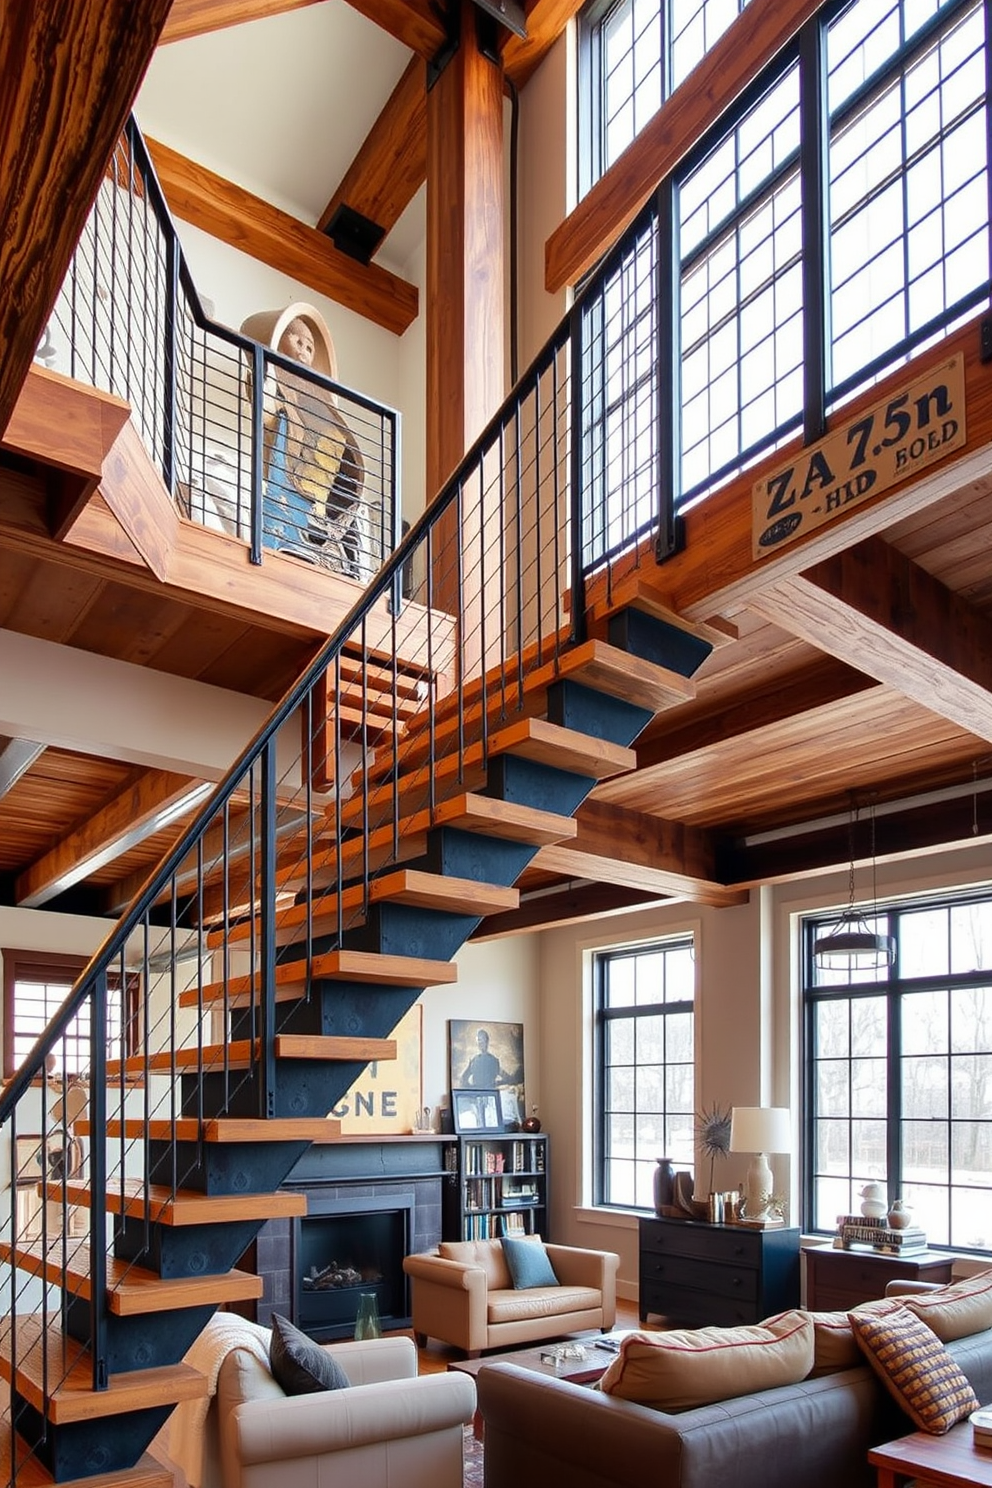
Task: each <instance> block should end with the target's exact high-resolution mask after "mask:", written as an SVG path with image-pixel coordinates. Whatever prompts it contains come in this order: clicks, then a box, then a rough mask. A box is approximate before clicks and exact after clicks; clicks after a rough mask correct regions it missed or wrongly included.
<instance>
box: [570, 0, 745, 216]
mask: <svg viewBox="0 0 992 1488" xmlns="http://www.w3.org/2000/svg"><path fill="white" fill-rule="evenodd" d="M745 4H746V0H669V3H668V4H664V3H662V0H613V3H604V0H597V3H595V4H593V5H590V6H587V7H586V10H585V11H584V13H583V15H582V20H581V26H580V66H581V103H580V116H581V129H580V152H581V157H582V158H581V162H580V171H579V181H580V189H581V190H582V191H583V192H586V191H588V190H589V188H590V186H592V184H593V183H594V182H595V181H597V180H598V179H599V177H600V176H601V175H602V174H603V172H604V171H606V170H608V169H609V167H610V166H611V165H612V164H613V162H614V160H616V158H617V156H618V155H620V154H621V153H622V152H623V151H624V150H625V149H626V148H627V146H628V145H629V144H630V142H631V140H632V139H634V137H635V136H636V135H638V134H639V133H640V131H641V130H642V129H643V128H644V126H645V124H646V123H647V122H648V120H649V119H650V118H651V116H652V114H654V113H656V112H657V110H658V109H659V108H660V107H661V104H662V100H663V99H664V98H666V97H667V96H668V94H669V93H671V92H672V90H673V89H674V88H677V87H678V85H679V83H681V82H683V81H684V79H685V78H686V77H688V75H689V73H690V72H691V71H692V69H693V68H694V67H695V66H696V63H697V62H699V61H700V59H701V58H702V57H703V56H704V55H705V54H706V53H707V52H708V51H709V49H710V47H712V46H713V44H714V42H716V41H717V39H718V38H719V37H720V36H722V35H723V33H724V31H726V29H727V27H728V26H729V25H730V24H731V22H732V21H734V20H735V19H736V17H737V16H738V14H739V13H740V11H742V10H743V9H744V5H745Z"/></svg>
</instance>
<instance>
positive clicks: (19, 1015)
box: [0, 950, 137, 1079]
mask: <svg viewBox="0 0 992 1488" xmlns="http://www.w3.org/2000/svg"><path fill="white" fill-rule="evenodd" d="M0 954H2V955H3V1074H4V1079H8V1078H9V1077H10V1076H11V1075H12V1074H13V1073H14V1071H15V1070H17V1069H18V1068H19V1067H20V1065H21V1064H22V1063H23V1061H24V1059H25V1057H26V1056H27V1055H28V1054H29V1053H30V1052H31V1050H32V1049H33V1047H34V1045H35V1043H36V1042H37V1040H38V1038H39V1036H40V1035H41V1034H42V1033H43V1032H44V1030H45V1029H46V1028H47V1027H48V1024H49V1023H50V1022H51V1020H52V1017H53V1016H54V1014H55V1013H56V1012H58V1010H59V1008H60V1007H61V1006H62V1004H63V1002H65V1000H66V998H67V997H68V995H69V993H70V992H71V991H72V985H73V983H74V982H75V980H76V978H77V977H78V976H79V973H80V972H81V971H82V970H83V968H84V967H85V965H86V961H87V958H86V957H84V956H57V955H54V954H49V953H48V952H45V951H17V950H4V951H3V952H0ZM127 980H128V993H129V1003H134V1006H136V996H137V993H136V987H137V978H131V977H128V979H127ZM132 981H133V982H134V987H132V986H131V983H132ZM133 1021H134V1020H133V1016H132V1017H129V1020H128V1026H129V1029H130V1028H131V1027H132V1026H133ZM120 1036H121V979H120V976H119V975H112V976H110V977H108V979H107V1045H108V1048H116V1046H117V1045H118V1043H119V1040H120ZM128 1042H129V1043H130V1039H129V1041H128ZM53 1052H54V1055H55V1070H54V1073H55V1074H56V1075H58V1076H59V1077H60V1078H64V1077H65V1076H67V1075H85V1074H87V1073H88V1071H89V1065H90V1030H89V1020H88V1014H87V1013H84V1014H83V1015H82V1017H80V1016H77V1017H76V1018H74V1019H73V1020H72V1022H71V1023H70V1024H69V1027H68V1028H67V1030H66V1033H65V1037H64V1038H62V1039H61V1040H60V1041H59V1042H58V1043H57V1044H56V1045H55V1047H54V1050H53ZM128 1052H129V1053H130V1052H132V1051H131V1049H130V1047H129V1048H128Z"/></svg>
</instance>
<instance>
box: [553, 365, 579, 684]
mask: <svg viewBox="0 0 992 1488" xmlns="http://www.w3.org/2000/svg"><path fill="white" fill-rule="evenodd" d="M566 344H567V346H568V349H569V354H571V344H572V343H571V337H569V340H568V341H567V343H566ZM559 355H560V353H559V351H558V349H557V348H556V350H555V354H554V356H553V357H552V358H551V417H552V423H553V428H552V430H551V456H552V460H551V463H552V477H553V481H552V490H553V492H554V503H555V504H554V512H553V516H552V521H551V531H552V534H553V550H554V555H555V656H554V660H555V667H556V668H557V666H558V660H559V657H560V656H561V612H562V603H561V601H562V593H561V528H562V523H561V474H560V465H561V460H560V457H559V452H558V424H559V420H560V419H562V416H563V411H562V410H560V409H559V398H560V393H561V389H560V388H559V386H558V380H559V374H558V357H559ZM567 406H568V405H567V402H566V404H565V407H566V409H567ZM564 424H565V440H566V447H567V445H568V433H569V430H568V420H567V418H566V419H564ZM571 432H572V440H573V441H574V439H575V430H574V428H573V429H572V431H571Z"/></svg>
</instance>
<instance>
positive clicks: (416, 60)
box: [317, 56, 427, 234]
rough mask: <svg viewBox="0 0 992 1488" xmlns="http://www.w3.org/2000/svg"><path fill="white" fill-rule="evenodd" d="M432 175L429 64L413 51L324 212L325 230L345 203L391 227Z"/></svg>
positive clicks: (321, 228)
mask: <svg viewBox="0 0 992 1488" xmlns="http://www.w3.org/2000/svg"><path fill="white" fill-rule="evenodd" d="M426 179H427V69H426V67H425V65H424V61H423V58H421V57H419V56H416V57H413V58H412V59H411V60H410V62H409V63H408V64H407V67H406V69H405V71H404V73H403V76H402V77H401V78H400V80H399V82H398V83H397V84H396V87H395V88H394V89H393V91H392V93H391V94H390V95H389V98H388V99H387V100H386V104H385V106H384V108H383V110H382V112H381V114H380V115H379V117H378V119H376V121H375V123H374V124H373V125H372V128H371V129H370V130H369V132H368V134H367V135H366V137H365V142H364V144H363V145H362V147H361V149H360V150H359V151H358V154H357V155H356V156H355V158H354V160H353V161H352V163H351V165H350V166H349V167H348V169H347V171H346V172H345V174H344V176H343V177H342V179H341V184H340V185H339V186H338V188H337V190H336V191H335V193H334V195H333V196H332V197H331V199H330V201H329V202H328V203H327V206H326V207H325V208H324V210H323V212H322V213H321V214H320V219H319V221H318V222H317V229H318V231H319V232H323V231H324V229H325V228H326V226H327V224H328V223H329V222H330V220H331V218H332V217H333V216H334V213H335V212H336V211H337V209H338V207H339V206H341V205H342V204H345V205H347V206H349V207H352V208H353V209H354V210H355V211H356V212H361V214H362V216H363V217H368V218H369V220H370V221H371V222H376V223H378V225H379V226H380V227H381V228H382V229H383V232H384V233H387V234H388V233H389V232H391V231H392V229H393V228H394V227H395V226H396V224H397V222H398V221H399V219H400V217H401V216H402V215H403V213H404V211H405V210H406V208H407V207H408V206H409V204H410V202H411V201H412V200H413V198H414V196H415V195H416V193H417V192H418V191H419V189H420V187H421V186H422V185H423V183H424V182H425V181H426Z"/></svg>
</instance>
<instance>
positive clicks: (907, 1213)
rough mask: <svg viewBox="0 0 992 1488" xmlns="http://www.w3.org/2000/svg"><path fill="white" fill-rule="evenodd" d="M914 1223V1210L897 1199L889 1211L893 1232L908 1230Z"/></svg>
mask: <svg viewBox="0 0 992 1488" xmlns="http://www.w3.org/2000/svg"><path fill="white" fill-rule="evenodd" d="M912 1222H913V1211H912V1209H911V1208H910V1207H909V1205H908V1204H907V1203H905V1202H904V1201H903V1200H902V1199H896V1201H895V1203H894V1204H893V1205H892V1208H891V1209H890V1210H889V1227H890V1228H891V1229H893V1230H906V1229H908V1228H909V1226H910V1225H911V1224H912Z"/></svg>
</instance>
